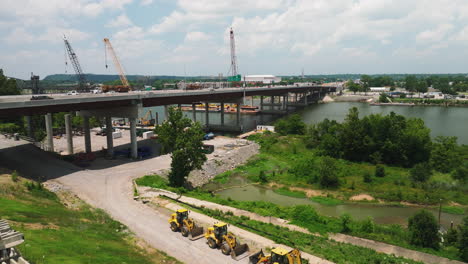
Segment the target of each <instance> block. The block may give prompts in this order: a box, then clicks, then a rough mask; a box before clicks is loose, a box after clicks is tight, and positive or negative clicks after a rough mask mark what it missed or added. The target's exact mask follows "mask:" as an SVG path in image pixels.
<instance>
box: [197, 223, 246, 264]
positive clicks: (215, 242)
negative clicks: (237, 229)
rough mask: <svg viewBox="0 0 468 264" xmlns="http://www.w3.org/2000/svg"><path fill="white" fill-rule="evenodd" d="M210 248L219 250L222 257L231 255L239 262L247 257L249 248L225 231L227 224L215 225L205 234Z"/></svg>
mask: <svg viewBox="0 0 468 264" xmlns="http://www.w3.org/2000/svg"><path fill="white" fill-rule="evenodd" d="M205 238H206V239H207V243H208V246H209V247H210V248H220V249H221V252H222V253H223V254H224V255H231V257H232V258H233V259H234V260H241V259H243V258H245V257H247V256H248V255H249V246H248V245H247V244H241V243H240V242H239V239H238V238H237V237H236V236H235V235H234V234H233V233H231V232H228V231H227V224H225V223H216V224H214V225H213V226H212V227H209V228H208V230H207V231H206V233H205Z"/></svg>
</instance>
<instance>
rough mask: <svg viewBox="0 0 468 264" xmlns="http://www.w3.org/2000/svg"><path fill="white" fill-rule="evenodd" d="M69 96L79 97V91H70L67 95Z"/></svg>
mask: <svg viewBox="0 0 468 264" xmlns="http://www.w3.org/2000/svg"><path fill="white" fill-rule="evenodd" d="M67 95H79V93H78V92H77V91H75V90H73V91H69V92H68V93H67Z"/></svg>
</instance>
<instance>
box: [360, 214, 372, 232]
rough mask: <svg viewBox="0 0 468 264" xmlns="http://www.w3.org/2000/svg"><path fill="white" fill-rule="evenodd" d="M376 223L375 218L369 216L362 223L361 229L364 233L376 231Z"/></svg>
mask: <svg viewBox="0 0 468 264" xmlns="http://www.w3.org/2000/svg"><path fill="white" fill-rule="evenodd" d="M374 230H375V224H374V219H373V218H372V217H370V216H369V217H367V219H366V220H364V221H363V223H362V225H361V231H362V232H364V233H374Z"/></svg>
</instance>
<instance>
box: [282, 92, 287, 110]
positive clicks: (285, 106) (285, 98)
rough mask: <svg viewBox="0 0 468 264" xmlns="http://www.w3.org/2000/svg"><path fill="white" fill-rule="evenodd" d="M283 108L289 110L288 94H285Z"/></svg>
mask: <svg viewBox="0 0 468 264" xmlns="http://www.w3.org/2000/svg"><path fill="white" fill-rule="evenodd" d="M281 108H282V110H286V111H287V110H288V95H283V104H282V107H281Z"/></svg>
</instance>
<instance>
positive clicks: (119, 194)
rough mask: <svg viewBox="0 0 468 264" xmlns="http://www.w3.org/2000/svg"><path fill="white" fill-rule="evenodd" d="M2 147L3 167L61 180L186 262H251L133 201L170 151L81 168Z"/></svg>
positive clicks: (16, 146) (27, 148)
mask: <svg viewBox="0 0 468 264" xmlns="http://www.w3.org/2000/svg"><path fill="white" fill-rule="evenodd" d="M0 146H1V149H0V166H2V167H6V168H9V169H13V170H17V171H18V172H19V173H20V174H21V175H24V176H28V175H29V176H35V177H41V176H42V177H44V178H46V179H51V181H57V182H58V183H60V184H63V185H64V186H66V187H67V188H70V190H71V191H72V192H73V193H75V194H76V195H78V197H80V198H81V199H83V200H84V201H86V202H87V203H89V204H90V205H92V206H94V207H97V208H101V209H103V210H105V211H106V212H108V213H109V214H110V215H111V216H112V217H113V218H114V219H115V220H117V221H119V222H121V223H123V224H125V225H126V226H128V228H129V229H130V230H131V231H133V232H134V233H135V234H136V235H137V236H139V237H141V238H142V239H144V240H145V241H147V242H148V243H149V244H150V245H151V246H153V247H154V248H157V249H160V250H162V251H165V252H166V253H168V254H169V255H171V256H173V257H175V258H177V259H179V260H180V261H183V262H185V263H187V264H200V263H226V264H230V263H239V264H243V263H247V260H244V261H240V262H237V261H234V260H232V259H231V258H230V257H226V256H224V255H223V254H222V253H221V252H220V251H218V250H211V249H210V248H209V247H208V246H207V245H206V244H205V241H204V240H201V239H200V240H198V241H189V240H187V239H185V238H183V237H182V236H180V235H176V234H174V233H173V232H171V231H170V229H169V228H168V222H167V216H165V215H162V214H161V213H159V212H158V211H155V210H149V208H148V207H147V206H145V205H143V204H142V203H141V202H137V201H134V200H133V186H132V180H133V179H134V178H137V177H140V176H143V175H146V174H148V173H150V172H152V171H157V170H159V169H167V168H169V167H170V157H169V156H160V157H156V158H152V159H147V160H142V161H135V162H129V163H123V164H122V161H119V160H116V161H106V160H103V161H99V160H98V161H96V162H95V164H93V165H92V167H89V168H88V169H86V170H82V169H80V168H78V167H75V166H74V165H72V164H70V163H67V162H64V161H61V160H58V159H56V158H55V157H53V156H51V155H50V154H47V153H45V152H42V151H40V150H38V149H36V148H35V147H33V146H32V145H29V144H25V142H21V141H13V140H8V139H3V138H2V139H0Z"/></svg>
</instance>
